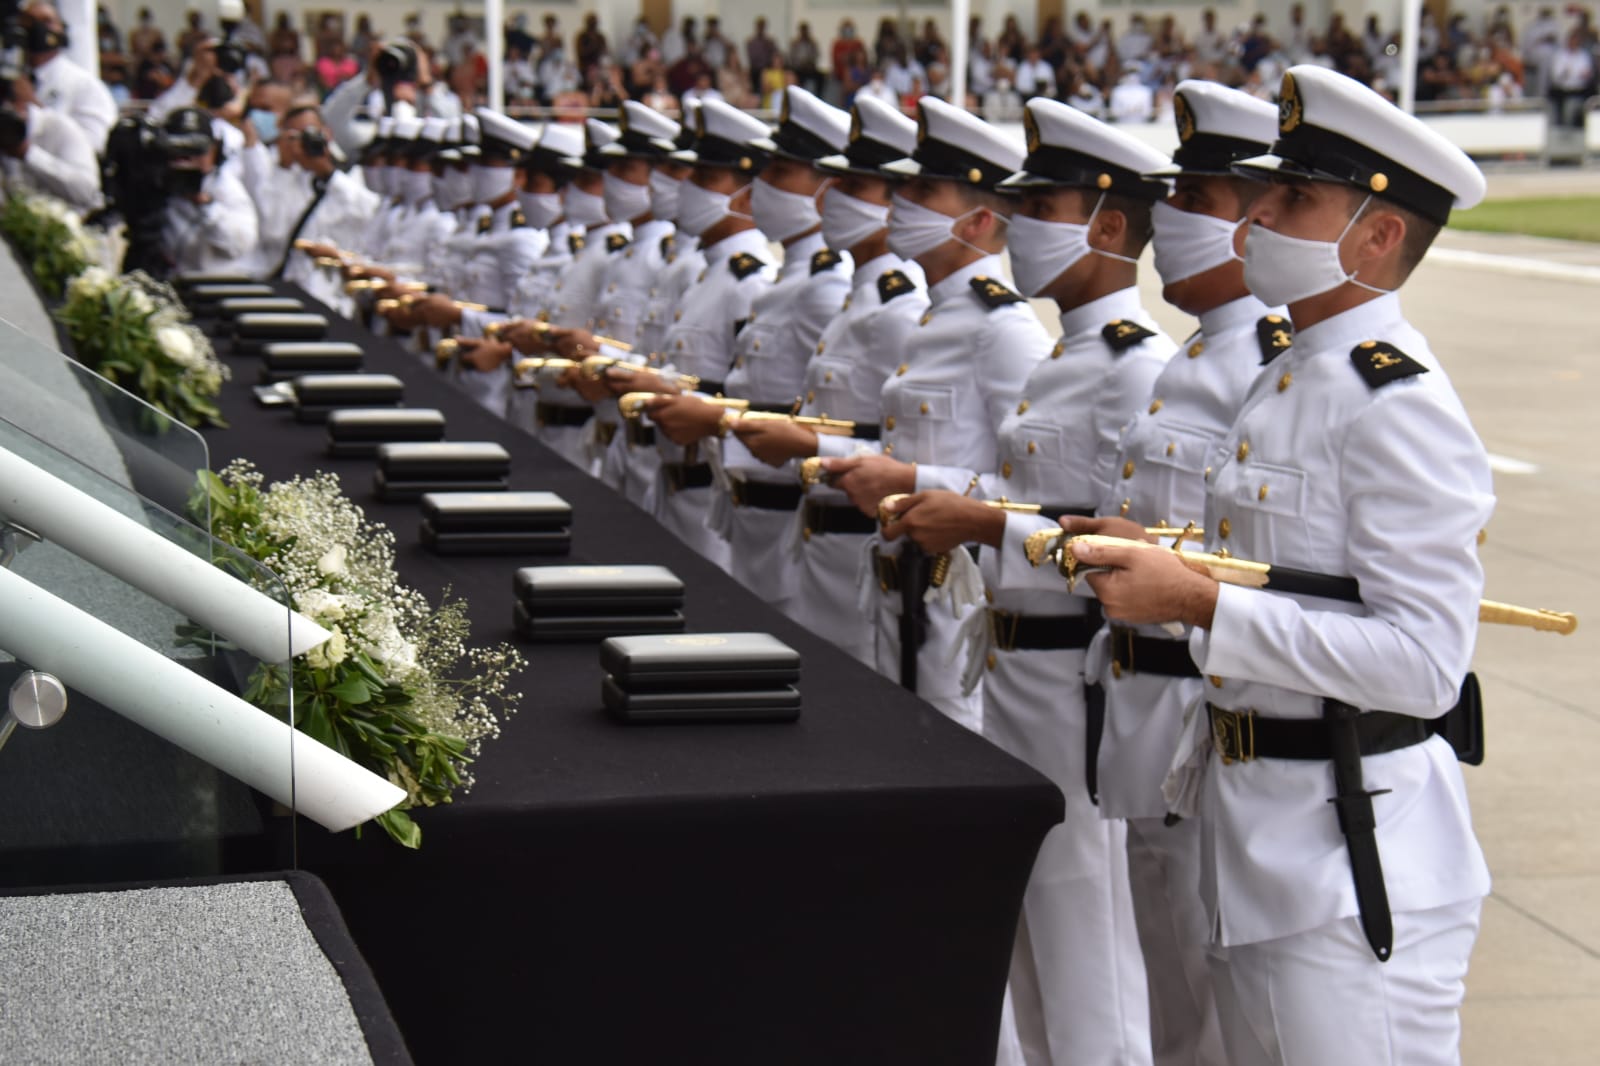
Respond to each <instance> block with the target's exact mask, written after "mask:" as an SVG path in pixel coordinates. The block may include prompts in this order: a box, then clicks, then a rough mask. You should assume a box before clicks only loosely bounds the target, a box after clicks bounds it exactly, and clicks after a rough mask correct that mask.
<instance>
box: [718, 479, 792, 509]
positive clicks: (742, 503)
mask: <svg viewBox="0 0 1600 1066" xmlns="http://www.w3.org/2000/svg"><path fill="white" fill-rule="evenodd" d="M804 494H805V490H804V489H802V488H801V487H800V486H799V485H779V484H776V483H775V482H771V481H750V480H747V479H745V478H734V479H733V492H732V494H731V495H732V497H733V505H734V506H735V507H754V508H756V509H757V510H761V511H792V510H794V509H795V508H796V507H798V506H800V497H801V496H803V495H804Z"/></svg>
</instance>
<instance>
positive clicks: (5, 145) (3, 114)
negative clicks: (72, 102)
mask: <svg viewBox="0 0 1600 1066" xmlns="http://www.w3.org/2000/svg"><path fill="white" fill-rule="evenodd" d="M0 105H3V106H0V155H3V156H4V167H5V174H6V181H7V183H8V184H9V183H11V182H18V183H20V184H23V185H27V186H29V187H31V188H35V189H38V190H39V191H40V192H44V193H49V194H50V195H51V196H55V197H59V198H60V199H62V200H65V201H66V202H67V203H69V204H71V205H72V206H73V207H75V208H77V209H78V211H79V212H80V213H82V214H88V213H89V212H91V211H94V210H96V209H98V208H99V207H100V203H101V198H100V181H99V178H100V165H99V163H98V161H97V160H96V159H95V150H94V148H93V147H91V146H90V144H89V137H88V135H87V134H86V133H84V132H83V129H82V128H81V127H80V126H79V125H78V124H77V123H76V122H74V121H72V119H71V118H69V117H67V116H66V115H64V114H62V113H60V112H58V111H51V110H49V109H48V108H45V107H41V106H40V105H39V101H38V98H37V96H36V95H35V94H34V89H33V79H32V78H30V77H29V76H28V75H27V74H26V73H25V72H23V71H22V70H21V69H19V68H16V67H12V66H10V65H9V64H0Z"/></svg>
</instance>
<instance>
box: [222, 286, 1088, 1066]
mask: <svg viewBox="0 0 1600 1066" xmlns="http://www.w3.org/2000/svg"><path fill="white" fill-rule="evenodd" d="M282 288H283V294H284V295H292V296H295V297H298V298H300V299H302V300H305V301H306V302H307V303H308V305H312V308H313V309H321V308H320V305H315V302H314V301H312V300H310V299H309V298H308V297H306V296H305V294H304V293H303V292H301V291H300V290H299V289H297V288H294V287H292V286H288V285H284V286H283V287H282ZM325 313H327V314H328V317H329V319H330V322H331V323H332V325H331V329H330V336H329V339H330V340H340V341H354V342H356V343H358V344H360V345H361V346H362V347H363V348H364V349H365V351H366V357H365V366H366V369H367V370H368V371H369V372H382V373H391V374H394V375H396V376H397V377H399V378H401V379H402V380H403V381H404V382H405V385H406V393H405V402H406V404H407V405H408V406H420V407H436V408H438V409H439V410H440V411H442V412H443V413H444V415H445V417H446V419H447V438H448V439H449V440H453V441H472V440H490V441H498V442H499V443H500V444H502V445H504V446H505V448H506V449H507V450H508V451H509V452H510V453H511V455H512V460H513V461H512V473H511V485H512V488H513V489H538V490H549V491H553V492H556V493H559V494H560V495H561V496H563V497H564V498H565V499H566V500H567V501H569V502H570V503H571V504H572V507H573V510H574V525H573V548H572V553H571V556H570V557H566V558H561V557H555V558H551V557H545V558H542V559H530V560H522V559H518V558H516V557H510V556H487V557H466V558H463V557H454V558H441V557H437V556H434V555H431V554H428V553H426V552H425V551H424V550H423V549H422V548H421V546H420V545H419V543H418V541H417V524H418V520H419V513H418V509H417V505H416V504H385V503H381V502H379V501H378V500H377V499H376V498H375V497H374V496H373V495H372V475H373V472H374V469H375V463H374V461H373V460H369V459H333V458H329V457H328V456H327V454H326V452H325V430H324V428H323V427H322V426H320V425H304V424H300V423H297V422H296V421H295V420H294V418H293V415H292V414H291V413H289V412H288V411H286V410H285V409H281V408H280V409H268V408H263V407H261V406H259V405H258V404H257V403H256V402H255V400H254V397H253V395H252V393H251V390H250V386H251V385H253V384H255V382H256V371H257V361H256V360H255V359H247V358H237V357H230V356H229V355H227V354H226V353H227V345H226V343H225V342H222V343H219V350H221V351H222V352H223V353H224V359H225V360H227V361H228V362H230V363H231V364H232V366H233V371H234V379H233V381H232V382H231V383H229V385H228V386H227V387H226V389H225V392H224V395H223V397H222V407H223V410H224V412H225V414H226V417H227V418H228V420H229V422H230V423H231V428H230V429H228V430H225V431H218V432H214V433H210V434H208V437H209V443H210V446H211V449H212V464H213V467H214V468H216V469H220V468H221V467H222V466H223V465H224V464H225V463H226V462H228V461H229V460H230V459H233V458H235V457H239V458H245V459H249V460H250V461H252V462H253V463H255V465H256V466H257V467H258V468H259V469H260V470H261V471H262V472H263V473H264V474H265V475H266V476H267V477H268V478H269V479H274V480H276V479H281V478H288V477H292V476H294V475H296V474H304V473H309V472H311V471H315V470H319V469H320V470H329V471H333V472H336V473H338V474H339V475H340V477H341V479H342V480H343V482H344V486H345V490H346V492H347V493H348V494H349V495H351V496H352V497H353V498H354V499H355V500H356V501H357V502H358V503H360V504H361V505H362V506H363V507H364V508H365V509H366V511H367V513H368V515H369V516H370V517H371V518H374V519H377V520H380V521H382V522H384V523H386V524H387V525H388V526H389V527H390V528H391V529H392V530H393V531H394V532H395V534H396V537H397V539H398V541H399V547H398V566H399V570H400V574H401V576H402V579H403V580H404V581H405V582H407V583H408V584H410V585H412V586H414V587H416V588H418V589H420V590H422V591H423V592H424V593H426V594H427V595H428V596H429V597H430V598H432V597H436V596H437V595H438V594H439V593H440V592H441V590H443V589H444V588H446V587H449V588H450V589H452V590H453V592H454V594H455V595H457V596H464V597H466V598H467V600H468V601H469V603H470V613H471V619H472V624H473V640H474V641H475V642H479V643H488V642H496V641H502V640H506V641H511V640H515V639H516V637H515V634H514V630H513V627H512V605H513V593H512V575H513V573H514V571H515V570H516V568H517V567H518V566H521V565H527V564H530V563H557V564H559V563H568V562H571V563H660V564H664V565H666V566H668V567H670V568H671V569H672V570H673V571H675V572H676V573H677V574H678V576H679V577H681V578H682V579H683V581H684V583H685V585H686V586H687V605H686V608H685V614H686V616H687V619H688V628H689V631H691V632H722V631H744V630H756V631H765V632H769V633H772V634H774V635H775V636H777V637H778V638H779V639H781V640H783V641H785V642H786V643H788V644H789V645H790V646H792V647H793V648H795V649H796V650H798V651H799V652H800V653H801V656H802V662H803V667H802V676H801V681H800V690H801V692H802V694H803V698H804V710H803V712H802V716H801V718H800V720H799V722H798V723H795V724H789V725H771V724H764V725H748V724H747V725H675V726H644V727H641V726H633V727H629V726H622V725H619V724H617V723H616V722H615V721H614V720H612V719H610V718H609V717H608V716H607V715H606V713H605V711H604V710H603V709H602V706H601V701H600V680H601V676H602V672H601V670H600V668H599V665H598V652H597V648H596V645H595V644H592V643H589V644H582V643H579V644H539V645H530V644H523V645H521V647H522V650H523V652H524V653H525V654H526V656H527V659H528V663H529V665H528V668H527V670H526V672H525V673H524V674H523V675H522V676H521V677H520V678H518V679H517V683H516V685H515V686H514V687H515V688H516V689H517V690H520V691H521V692H522V693H523V699H522V702H521V705H520V707H519V708H518V709H517V712H516V714H515V716H514V717H512V718H511V719H510V720H509V722H507V723H506V725H505V729H504V733H503V735H502V736H501V737H500V738H499V739H497V740H493V741H490V742H488V743H487V744H486V745H485V747H484V751H483V755H482V757H481V759H480V760H479V761H478V763H477V764H476V766H475V767H474V769H475V772H476V777H477V783H476V785H475V787H474V788H473V789H472V790H471V792H470V793H469V794H467V795H465V796H463V797H460V798H459V799H458V800H457V802H455V803H454V804H451V805H449V806H445V807H438V808H433V809H430V810H424V811H418V812H415V813H416V820H417V822H418V823H419V824H420V825H421V827H422V830H423V844H422V848H421V850H420V851H416V852H411V851H407V850H405V849H403V848H401V847H399V846H398V845H395V844H393V843H391V842H390V841H389V840H388V839H387V838H386V837H385V836H384V834H383V833H382V832H381V831H376V830H373V829H371V828H369V829H368V830H367V831H366V832H365V834H364V835H363V838H362V839H360V840H357V839H355V838H354V836H353V835H352V834H349V833H346V834H343V835H340V836H334V835H332V834H329V833H327V832H326V831H324V830H322V829H320V828H318V827H317V826H315V825H313V824H311V823H309V822H305V821H302V822H301V823H300V825H299V831H298V846H299V854H298V859H299V862H300V864H301V865H302V866H303V867H305V868H307V869H310V870H312V871H313V872H315V873H317V874H318V875H320V876H321V877H322V878H323V879H324V880H325V881H326V883H327V884H328V886H329V887H330V888H331V889H332V891H333V894H334V896H335V898H336V899H337V901H338V903H339V906H340V908H341V909H342V911H343V912H344V916H345V919H346V920H347V921H348V923H349V926H350V931H351V933H352V935H353V937H354V939H355V941H356V942H357V944H358V945H359V946H360V948H361V951H362V952H363V953H364V954H365V956H366V958H367V960H368V962H369V963H370V964H371V966H372V969H373V971H374V973H375V974H376V976H377V978H378V981H379V983H380V985H381V986H382V988H383V991H384V994H385V996H386V997H387V998H388V1001H389V1003H390V1005H391V1007H392V1009H393V1012H394V1015H395V1018H396V1019H397V1020H398V1022H399V1023H400V1026H401V1028H402V1030H403V1031H404V1033H405V1036H406V1038H407V1040H408V1042H409V1043H410V1046H411V1048H412V1050H413V1052H414V1053H415V1055H416V1057H417V1059H418V1061H419V1062H439V1063H464V1062H482V1061H492V1060H500V1059H510V1058H515V1059H516V1060H518V1061H527V1062H540V1063H562V1064H565V1063H586V1064H610V1063H619V1064H622V1063H625V1064H647V1063H648V1064H654V1063H685V1064H697V1066H698V1064H714V1063H727V1064H730V1066H732V1064H738V1066H775V1064H783V1063H795V1064H802V1063H803V1064H807V1066H821V1064H841V1063H873V1064H880V1066H881V1064H890V1063H914V1064H938V1063H952V1064H957V1063H959V1064H963V1066H988V1064H989V1063H992V1062H993V1061H994V1052H995V1035H996V1032H997V1027H998V1021H999V1017H1000V1007H1001V998H1002V991H1003V988H1004V984H1005V976H1006V968H1007V962H1008V959H1009V957H1010V951H1011V943H1012V935H1013V931H1014V929H1015V926H1016V922H1017V915H1018V910H1019V907H1020V903H1021V897H1022V891H1023V887H1024V885H1025V883H1026V880H1027V877H1028V873H1029V870H1030V868H1031V866H1032V863H1033V858H1034V854H1035V852H1036V850H1037V848H1038V846H1039V843H1040V841H1041V840H1042V839H1043V837H1044V835H1045V833H1046V832H1048V831H1049V829H1050V827H1051V826H1053V825H1054V824H1055V823H1056V822H1057V821H1059V820H1060V817H1061V813H1062V798H1061V795H1060V792H1059V791H1058V790H1057V789H1056V788H1055V787H1054V786H1053V785H1052V784H1050V783H1049V782H1048V781H1047V780H1046V779H1045V778H1044V777H1042V776H1041V775H1039V774H1037V773H1035V772H1034V771H1033V770H1031V769H1030V768H1028V767H1027V766H1025V765H1023V764H1022V763H1020V762H1018V761H1017V760H1015V759H1013V758H1011V757H1010V756H1008V755H1006V754H1004V753H1002V752H1001V751H1000V750H998V749H997V748H995V747H993V746H992V745H990V744H989V743H988V742H986V741H984V740H983V739H981V738H979V737H977V736H974V735H973V734H971V733H969V732H967V731H966V730H964V729H962V728H961V727H959V726H957V725H955V724H953V723H952V722H950V721H948V720H947V719H945V718H944V717H943V716H941V715H940V714H939V713H938V712H936V711H934V710H933V709H932V708H931V707H929V706H928V705H927V704H926V703H924V702H922V701H920V700H918V699H916V698H915V697H913V696H911V695H909V694H908V693H906V692H904V691H903V690H901V689H900V688H898V687H897V686H895V685H894V684H892V683H890V682H889V681H886V680H884V679H883V678H881V677H879V676H878V675H877V674H875V673H873V672H872V671H871V670H869V669H867V668H866V667H864V666H862V665H860V664H859V663H857V662H855V661H854V660H853V659H851V658H850V657H849V656H847V655H845V654H844V653H843V652H841V651H840V650H838V649H837V648H835V647H834V646H833V645H831V644H830V643H828V642H827V641H826V640H824V639H823V638H822V637H821V636H819V635H817V634H813V633H811V632H808V631H806V630H804V629H802V628H800V627H799V626H797V625H795V624H794V623H793V622H791V621H790V620H789V619H788V618H786V617H785V616H783V615H782V614H780V613H779V612H777V611H775V610H773V609H772V608H770V607H769V606H768V605H766V604H765V603H763V602H761V601H760V600H758V599H757V598H756V597H755V596H753V595H752V594H750V593H749V592H747V591H746V590H745V589H744V588H743V587H742V586H740V585H739V584H737V583H736V582H735V581H734V580H733V579H732V578H730V577H729V576H728V575H727V574H725V573H724V572H723V571H721V570H719V569H717V568H716V567H714V566H712V565H711V564H709V563H707V562H706V561H704V560H703V559H702V558H701V557H699V556H698V555H696V554H695V553H694V552H693V551H691V550H689V549H688V548H687V547H685V546H684V545H683V543H682V542H681V541H679V540H677V539H676V538H675V537H674V536H673V535H672V534H671V533H669V532H667V531H666V530H665V529H663V528H662V527H661V526H660V525H658V524H657V523H656V522H655V521H654V520H653V519H652V518H651V517H650V516H649V515H648V514H646V513H644V512H643V511H641V510H639V509H638V508H637V507H635V506H634V505H633V504H631V503H629V502H628V501H626V500H624V499H622V498H621V497H620V496H618V495H617V494H616V493H614V492H612V491H611V490H610V489H609V488H607V487H606V486H604V485H602V484H601V483H600V482H598V481H596V480H595V479H593V478H591V477H589V476H588V475H587V474H586V473H584V472H582V471H580V470H578V469H576V468H574V467H572V466H571V465H569V464H567V463H566V462H565V461H564V460H562V459H561V458H559V457H558V456H556V455H555V453H553V452H551V451H549V450H548V449H546V448H545V447H544V446H543V445H541V444H540V443H538V441H536V440H535V439H534V438H533V437H532V436H531V435H529V434H527V433H524V432H523V431H521V430H519V429H517V428H515V427H513V426H512V425H510V424H508V423H506V422H504V421H502V420H500V419H497V418H494V417H492V416H491V415H489V414H488V413H486V412H485V411H483V410H482V409H481V408H479V407H478V406H477V405H475V404H474V403H472V402H471V401H470V400H469V399H467V398H466V397H465V396H464V395H462V394H461V393H460V392H458V391H457V390H456V389H455V387H454V386H452V385H451V384H449V383H448V382H447V381H446V380H445V379H444V378H442V377H441V376H440V375H439V374H438V373H437V372H436V371H435V370H434V369H433V368H432V366H431V358H430V359H429V360H427V361H426V362H425V361H424V359H423V357H421V356H419V355H417V354H415V353H412V352H409V351H406V350H405V349H403V348H402V347H401V345H400V344H399V343H398V342H396V341H394V340H391V339H387V338H380V337H376V336H373V335H372V334H370V333H369V332H368V331H367V330H366V329H364V328H363V327H362V326H360V325H359V324H357V323H352V322H348V321H346V320H343V319H341V318H339V317H338V316H337V315H335V314H333V313H332V312H325Z"/></svg>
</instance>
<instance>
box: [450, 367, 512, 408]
mask: <svg viewBox="0 0 1600 1066" xmlns="http://www.w3.org/2000/svg"><path fill="white" fill-rule="evenodd" d="M450 374H451V377H452V378H454V380H455V383H456V387H457V388H459V389H460V390H461V391H462V392H464V393H466V394H467V397H468V398H469V399H471V400H472V401H473V402H474V403H476V404H477V405H478V406H479V407H482V408H483V409H484V410H485V411H488V412H489V413H490V414H492V415H494V416H495V417H496V418H504V417H506V408H507V404H509V403H510V401H511V371H510V369H509V368H507V367H503V366H502V367H496V368H495V369H494V370H487V371H485V370H472V369H470V368H468V367H464V366H460V365H457V366H455V367H454V368H452V370H451V371H450Z"/></svg>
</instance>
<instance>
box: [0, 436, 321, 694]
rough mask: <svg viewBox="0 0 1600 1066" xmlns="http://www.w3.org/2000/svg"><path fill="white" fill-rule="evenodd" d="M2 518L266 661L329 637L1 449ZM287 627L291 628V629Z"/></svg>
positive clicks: (300, 651) (299, 651)
mask: <svg viewBox="0 0 1600 1066" xmlns="http://www.w3.org/2000/svg"><path fill="white" fill-rule="evenodd" d="M0 517H4V518H9V519H10V520H11V521H13V522H16V523H17V524H19V525H22V526H26V527H27V528H28V529H30V530H32V531H33V532H35V533H37V534H39V535H40V536H41V537H43V538H44V539H45V540H48V541H50V542H51V543H54V544H58V545H60V546H61V547H63V548H65V549H66V550H67V551H69V552H71V553H72V554H74V555H77V556H79V557H81V558H83V559H85V560H87V561H89V562H91V563H93V564H94V565H95V566H98V567H99V568H100V569H102V570H104V571H106V572H107V573H109V574H112V575H114V576H116V577H118V578H121V579H122V580H123V581H126V582H127V583H128V584H130V585H132V586H133V587H134V588H136V589H139V590H140V591H141V592H143V593H145V594H146V595H147V596H150V597H151V598H152V599H156V600H160V601H161V602H162V603H165V604H167V605H169V606H171V607H173V608H175V609H177V610H179V611H182V612H183V613H184V614H185V615H187V616H188V617H190V618H192V619H194V621H196V622H198V623H199V624H201V625H203V626H205V627H206V628H207V629H210V630H213V631H214V632H217V633H220V634H221V635H222V636H224V637H226V638H227V639H228V640H231V641H233V642H234V643H235V644H237V645H238V646H239V647H241V648H243V649H244V650H245V651H247V652H249V653H250V654H251V655H253V656H255V657H256V658H257V659H260V660H262V661H263V662H269V663H281V662H283V661H285V659H286V658H287V657H290V656H295V655H302V654H304V653H305V652H308V651H310V650H311V649H312V648H315V647H316V646H317V645H319V644H321V643H322V642H323V641H325V640H327V639H328V638H329V637H330V636H332V634H331V633H329V632H328V631H327V630H326V629H324V628H322V627H321V626H319V625H318V624H317V623H315V622H313V621H312V620H311V619H309V618H307V617H306V616H305V615H302V614H300V613H298V612H296V611H292V610H290V609H289V608H288V607H286V606H284V605H283V604H281V603H278V602H276V601H275V600H273V599H272V598H271V597H270V596H267V595H265V594H264V593H261V592H258V591H257V590H255V589H253V588H251V587H250V586H249V585H247V584H245V583H244V582H243V581H240V580H239V579H238V578H236V577H234V576H233V575H231V574H228V573H225V572H223V571H222V570H219V569H217V568H216V567H215V566H213V565H212V564H211V561H210V560H208V559H202V558H200V557H199V556H197V555H191V554H190V553H189V552H187V551H185V550H184V549H182V548H180V547H179V546H178V545H176V544H174V543H172V542H171V541H169V540H167V539H166V538H165V537H163V536H161V535H160V534H159V533H156V532H154V531H153V530H150V529H147V528H146V527H144V526H142V525H140V524H139V523H138V522H135V521H133V520H132V519H131V518H129V517H128V516H126V515H124V514H122V513H121V512H119V511H117V510H116V509H115V508H112V507H109V506H107V505H106V504H104V503H101V502H100V501H99V500H97V499H95V498H94V497H93V496H90V495H89V494H88V493H86V492H84V491H82V490H80V489H77V488H74V487H73V486H72V485H69V484H68V483H67V482H65V481H62V480H61V479H60V478H58V477H56V476H55V475H54V474H52V473H50V472H49V471H47V470H44V469H42V468H40V467H38V466H36V465H34V464H33V463H30V462H29V461H28V460H26V459H24V458H22V457H21V456H20V455H18V454H16V453H15V452H12V451H9V450H7V449H5V448H0ZM286 627H287V629H286Z"/></svg>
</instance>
